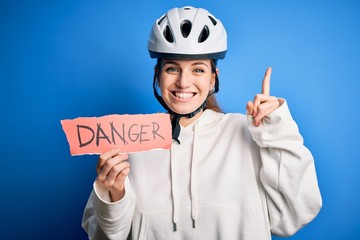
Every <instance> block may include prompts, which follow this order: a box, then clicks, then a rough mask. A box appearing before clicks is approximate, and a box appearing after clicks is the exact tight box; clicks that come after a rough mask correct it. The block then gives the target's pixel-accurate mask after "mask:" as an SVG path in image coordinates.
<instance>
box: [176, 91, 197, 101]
mask: <svg viewBox="0 0 360 240" xmlns="http://www.w3.org/2000/svg"><path fill="white" fill-rule="evenodd" d="M172 94H173V95H174V96H175V97H176V98H179V99H181V100H188V99H190V98H192V97H193V96H195V95H196V93H194V92H175V91H173V92H172Z"/></svg>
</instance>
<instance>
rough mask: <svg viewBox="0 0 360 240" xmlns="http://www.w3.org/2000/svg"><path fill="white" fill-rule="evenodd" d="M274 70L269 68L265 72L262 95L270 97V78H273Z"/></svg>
mask: <svg viewBox="0 0 360 240" xmlns="http://www.w3.org/2000/svg"><path fill="white" fill-rule="evenodd" d="M271 72H272V68H271V67H268V69H267V70H266V72H265V76H264V79H263V82H262V91H261V92H262V94H265V95H268V96H270V76H271Z"/></svg>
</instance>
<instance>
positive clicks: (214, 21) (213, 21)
mask: <svg viewBox="0 0 360 240" xmlns="http://www.w3.org/2000/svg"><path fill="white" fill-rule="evenodd" d="M209 18H210V20H211V22H212V23H213V24H214V26H216V24H217V21H216V20H215V19H214V18H213V17H212V16H209Z"/></svg>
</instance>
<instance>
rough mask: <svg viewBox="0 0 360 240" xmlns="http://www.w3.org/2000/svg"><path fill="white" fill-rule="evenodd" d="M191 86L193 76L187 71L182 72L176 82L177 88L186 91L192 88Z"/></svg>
mask: <svg viewBox="0 0 360 240" xmlns="http://www.w3.org/2000/svg"><path fill="white" fill-rule="evenodd" d="M191 84H192V82H191V74H189V73H187V72H186V71H182V72H181V73H180V74H179V77H178V79H177V81H176V86H177V87H178V88H181V89H186V88H188V87H190V86H191Z"/></svg>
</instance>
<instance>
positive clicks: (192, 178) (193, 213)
mask: <svg viewBox="0 0 360 240" xmlns="http://www.w3.org/2000/svg"><path fill="white" fill-rule="evenodd" d="M197 125H198V124H197V122H195V125H194V137H193V151H192V156H191V173H190V174H191V175H190V197H191V218H192V221H193V228H196V218H197V199H196V194H195V186H194V184H195V172H196V171H195V167H196V162H195V159H196V158H195V154H196V150H197V149H196V148H197V146H196V139H197V136H196V135H197Z"/></svg>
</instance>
